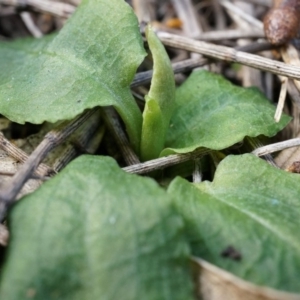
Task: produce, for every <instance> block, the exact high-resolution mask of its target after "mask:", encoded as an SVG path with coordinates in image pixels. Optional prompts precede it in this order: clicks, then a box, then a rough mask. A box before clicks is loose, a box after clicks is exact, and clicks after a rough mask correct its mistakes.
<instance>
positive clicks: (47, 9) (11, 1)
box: [0, 0, 76, 18]
mask: <svg viewBox="0 0 300 300" xmlns="http://www.w3.org/2000/svg"><path fill="white" fill-rule="evenodd" d="M0 4H4V5H11V6H15V7H21V8H24V7H26V6H28V7H30V8H32V9H34V10H35V11H38V12H42V13H47V14H51V15H54V16H57V17H63V18H69V17H70V16H71V14H72V13H73V12H74V11H75V8H76V7H75V6H73V5H70V4H68V3H62V2H56V1H50V0H0Z"/></svg>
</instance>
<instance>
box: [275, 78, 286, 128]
mask: <svg viewBox="0 0 300 300" xmlns="http://www.w3.org/2000/svg"><path fill="white" fill-rule="evenodd" d="M287 86H288V79H287V78H284V79H283V81H282V82H281V89H280V94H279V99H278V104H277V108H276V112H275V116H274V119H275V122H277V123H278V122H279V121H280V118H281V115H282V111H283V107H284V103H285V99H286V93H287Z"/></svg>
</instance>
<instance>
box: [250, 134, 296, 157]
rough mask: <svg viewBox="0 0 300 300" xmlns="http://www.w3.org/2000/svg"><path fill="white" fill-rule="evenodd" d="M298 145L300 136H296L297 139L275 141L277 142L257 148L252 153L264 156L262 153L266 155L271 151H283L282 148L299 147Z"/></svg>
mask: <svg viewBox="0 0 300 300" xmlns="http://www.w3.org/2000/svg"><path fill="white" fill-rule="evenodd" d="M298 146H300V138H295V139H290V140H287V141H284V142H279V143H275V144H271V145H267V146H263V147H260V148H257V149H255V150H254V151H252V153H253V154H254V155H256V156H262V155H266V154H269V153H273V152H277V151H281V150H284V149H287V148H291V147H298Z"/></svg>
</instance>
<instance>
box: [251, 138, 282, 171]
mask: <svg viewBox="0 0 300 300" xmlns="http://www.w3.org/2000/svg"><path fill="white" fill-rule="evenodd" d="M246 139H247V140H248V142H249V144H250V145H251V146H252V148H253V149H260V148H262V147H264V146H263V144H262V142H261V141H260V140H259V138H257V137H254V138H253V137H247V138H246ZM254 151H255V150H254ZM254 151H252V153H253V152H254ZM260 156H263V158H264V159H265V160H266V161H267V162H268V163H269V164H270V165H271V166H273V167H275V168H278V166H277V164H276V162H275V160H274V158H273V156H272V155H271V154H269V153H267V154H265V155H260Z"/></svg>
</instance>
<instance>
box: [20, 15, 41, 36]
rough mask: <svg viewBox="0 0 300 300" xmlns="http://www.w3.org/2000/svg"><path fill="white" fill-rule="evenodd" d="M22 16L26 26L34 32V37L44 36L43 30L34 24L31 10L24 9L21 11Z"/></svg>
mask: <svg viewBox="0 0 300 300" xmlns="http://www.w3.org/2000/svg"><path fill="white" fill-rule="evenodd" d="M20 16H21V19H22V21H23V22H24V24H25V26H26V28H27V29H28V31H29V32H30V33H31V34H32V36H33V37H35V38H41V37H42V36H43V33H42V32H41V30H40V29H39V28H38V27H37V26H36V25H35V24H34V22H33V19H32V17H31V15H30V13H29V12H27V11H23V12H21V13H20Z"/></svg>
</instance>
